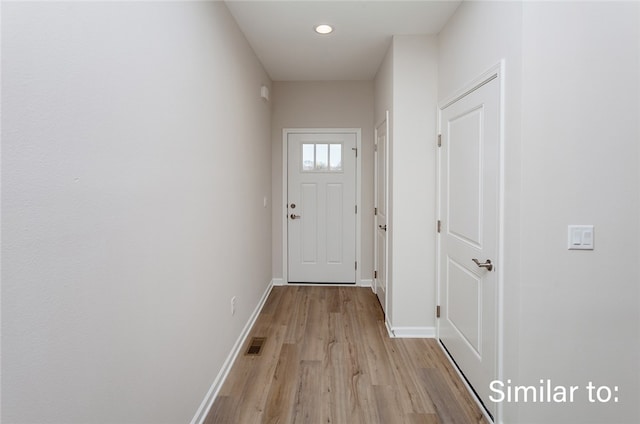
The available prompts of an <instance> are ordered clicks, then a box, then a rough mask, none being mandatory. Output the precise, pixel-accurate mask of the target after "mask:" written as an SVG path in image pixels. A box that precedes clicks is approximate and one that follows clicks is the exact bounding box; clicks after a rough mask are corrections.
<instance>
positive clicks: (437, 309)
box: [436, 305, 440, 318]
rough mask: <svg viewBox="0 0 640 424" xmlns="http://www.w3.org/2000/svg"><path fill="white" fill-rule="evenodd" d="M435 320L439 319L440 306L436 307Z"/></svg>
mask: <svg viewBox="0 0 640 424" xmlns="http://www.w3.org/2000/svg"><path fill="white" fill-rule="evenodd" d="M436 318H440V305H438V306H436Z"/></svg>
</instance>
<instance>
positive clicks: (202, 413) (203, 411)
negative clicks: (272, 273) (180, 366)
mask: <svg viewBox="0 0 640 424" xmlns="http://www.w3.org/2000/svg"><path fill="white" fill-rule="evenodd" d="M272 288H273V281H271V282H270V283H269V285H268V286H267V289H266V290H265V292H264V293H263V294H262V297H261V298H260V300H259V301H258V304H257V305H256V308H255V309H254V310H253V313H252V314H251V316H250V317H249V320H248V321H247V324H246V325H245V326H244V328H243V329H242V332H241V333H240V335H239V336H238V339H237V340H236V343H235V344H234V345H233V348H232V349H231V352H229V355H228V356H227V359H226V360H225V361H224V363H223V364H222V368H220V372H218V375H217V376H216V378H215V380H214V381H213V384H211V387H210V388H209V391H208V392H207V395H206V396H205V398H204V400H203V401H202V403H201V404H200V407H199V408H198V411H196V414H195V415H194V417H193V419H192V420H191V424H202V423H204V420H205V419H206V418H207V415H208V414H209V410H211V406H213V402H214V401H215V399H216V396H218V393H219V392H220V389H221V388H222V385H223V384H224V381H225V380H226V379H227V376H228V375H229V371H231V367H233V363H234V362H235V360H236V358H237V357H238V354H239V353H240V350H241V349H242V346H243V345H244V343H245V341H246V340H247V337H248V336H249V333H250V332H251V328H253V325H254V324H255V322H256V319H257V318H258V315H260V311H262V308H263V307H264V304H265V302H266V301H267V298H268V297H269V294H270V293H271V289H272Z"/></svg>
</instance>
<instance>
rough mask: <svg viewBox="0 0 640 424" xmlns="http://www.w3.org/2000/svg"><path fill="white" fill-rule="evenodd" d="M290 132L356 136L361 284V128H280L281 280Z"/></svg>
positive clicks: (284, 258) (358, 279)
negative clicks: (281, 202)
mask: <svg viewBox="0 0 640 424" xmlns="http://www.w3.org/2000/svg"><path fill="white" fill-rule="evenodd" d="M292 134H354V135H355V137H356V149H357V154H356V176H355V178H356V200H355V202H356V204H355V206H356V207H357V211H358V213H356V214H355V215H356V234H355V238H356V246H355V249H356V252H355V255H356V256H355V257H356V261H357V263H358V267H357V268H356V269H355V285H356V286H360V285H362V279H361V266H360V264H361V263H362V258H361V239H362V235H361V234H362V233H361V222H362V219H361V215H362V213H361V211H362V208H361V198H362V196H361V193H362V155H361V154H360V152H362V129H361V128H283V129H282V201H283V203H284V204H282V205H280V207H281V209H280V210H281V211H282V214H281V215H282V220H281V222H282V281H283V283H284V284H287V283H288V282H289V275H288V274H289V263H288V252H289V246H288V219H289V218H288V215H287V207H286V205H287V202H288V196H287V191H288V181H289V178H288V167H289V157H288V151H289V145H288V139H289V135H292Z"/></svg>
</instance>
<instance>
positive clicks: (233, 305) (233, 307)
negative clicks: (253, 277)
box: [231, 296, 236, 315]
mask: <svg viewBox="0 0 640 424" xmlns="http://www.w3.org/2000/svg"><path fill="white" fill-rule="evenodd" d="M235 313H236V297H235V296H233V297H232V298H231V315H235Z"/></svg>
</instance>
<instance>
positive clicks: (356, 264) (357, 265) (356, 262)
mask: <svg viewBox="0 0 640 424" xmlns="http://www.w3.org/2000/svg"><path fill="white" fill-rule="evenodd" d="M357 270H358V261H356V271H357Z"/></svg>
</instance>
